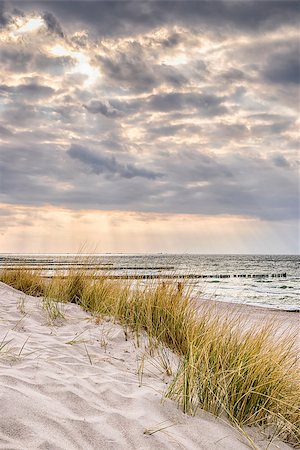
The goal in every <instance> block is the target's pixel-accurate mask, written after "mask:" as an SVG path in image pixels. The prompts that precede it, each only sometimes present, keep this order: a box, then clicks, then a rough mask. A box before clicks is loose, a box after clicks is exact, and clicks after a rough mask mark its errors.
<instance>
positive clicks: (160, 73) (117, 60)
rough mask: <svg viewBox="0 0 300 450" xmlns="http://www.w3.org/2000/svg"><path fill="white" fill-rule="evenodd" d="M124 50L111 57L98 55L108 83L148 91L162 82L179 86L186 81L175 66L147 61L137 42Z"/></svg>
mask: <svg viewBox="0 0 300 450" xmlns="http://www.w3.org/2000/svg"><path fill="white" fill-rule="evenodd" d="M126 51H127V53H122V52H118V53H116V54H114V55H113V56H111V57H106V56H99V57H98V61H99V64H100V67H101V71H102V73H103V74H104V75H105V76H106V77H107V79H108V81H109V83H112V82H113V83H116V84H117V86H120V87H123V88H130V89H131V90H132V91H134V92H145V91H146V92H148V91H152V89H153V88H155V87H158V86H160V85H161V84H164V83H165V84H167V85H170V86H180V85H182V84H184V83H185V82H186V78H185V77H184V76H183V75H182V74H181V73H180V72H179V71H178V70H177V69H176V68H173V67H171V66H167V65H165V64H160V65H157V64H155V63H153V62H152V63H151V62H148V61H147V55H145V54H143V50H142V48H141V47H140V45H139V44H132V45H131V46H130V48H129V49H126Z"/></svg>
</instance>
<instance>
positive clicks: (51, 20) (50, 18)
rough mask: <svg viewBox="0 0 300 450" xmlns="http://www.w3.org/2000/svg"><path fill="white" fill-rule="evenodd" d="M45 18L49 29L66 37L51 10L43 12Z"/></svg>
mask: <svg viewBox="0 0 300 450" xmlns="http://www.w3.org/2000/svg"><path fill="white" fill-rule="evenodd" d="M43 20H44V22H45V24H46V26H47V28H48V30H49V31H51V32H53V33H55V34H57V35H58V36H59V37H61V38H63V37H64V33H63V30H62V27H61V25H60V23H59V21H58V20H57V18H56V17H55V16H54V15H53V14H52V13H51V12H45V13H44V14H43Z"/></svg>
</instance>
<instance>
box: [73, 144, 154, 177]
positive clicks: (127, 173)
mask: <svg viewBox="0 0 300 450" xmlns="http://www.w3.org/2000/svg"><path fill="white" fill-rule="evenodd" d="M67 153H68V155H69V156H70V157H71V158H74V159H77V160H79V161H81V162H82V163H83V164H84V165H86V166H87V167H89V168H90V170H91V171H92V172H93V173H95V174H97V175H100V174H103V173H104V174H109V175H118V176H120V177H123V178H128V179H130V178H134V177H141V178H147V179H149V180H155V179H156V178H158V177H160V176H161V174H159V173H155V172H153V171H151V170H147V169H143V168H139V167H136V166H135V165H133V164H130V163H127V164H121V163H119V162H118V161H117V160H116V159H115V157H114V156H110V157H107V156H103V155H100V154H95V153H94V152H91V151H90V150H88V149H84V148H82V147H80V146H78V145H72V146H71V147H70V149H69V150H68V152H67Z"/></svg>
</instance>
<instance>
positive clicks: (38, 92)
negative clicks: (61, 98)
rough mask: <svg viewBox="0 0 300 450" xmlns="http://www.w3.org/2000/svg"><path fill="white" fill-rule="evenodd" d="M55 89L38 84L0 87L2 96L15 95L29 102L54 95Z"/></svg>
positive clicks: (3, 85)
mask: <svg viewBox="0 0 300 450" xmlns="http://www.w3.org/2000/svg"><path fill="white" fill-rule="evenodd" d="M54 92H55V91H54V89H52V88H51V87H49V86H42V85H39V84H36V83H29V84H19V85H18V86H7V85H5V84H2V85H0V96H1V94H2V95H6V94H14V95H17V96H18V97H23V98H28V99H29V100H33V99H34V100H38V99H40V98H47V97H50V96H51V95H53V93H54Z"/></svg>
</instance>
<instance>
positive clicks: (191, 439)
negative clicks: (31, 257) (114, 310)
mask: <svg viewBox="0 0 300 450" xmlns="http://www.w3.org/2000/svg"><path fill="white" fill-rule="evenodd" d="M23 303H24V304H23ZM24 308H25V314H24V311H23V309H24ZM64 314H65V319H59V320H58V321H56V323H55V324H53V323H52V324H51V323H49V318H48V317H47V314H46V313H45V311H44V310H43V308H42V306H41V300H40V299H37V298H33V297H29V296H25V295H24V294H22V293H20V292H18V291H16V290H14V289H13V288H10V287H8V286H6V285H4V284H3V283H0V347H1V342H2V343H3V342H7V341H10V342H9V343H8V344H7V345H6V346H5V347H4V349H2V351H0V405H1V415H0V449H6V450H8V449H22V450H23V449H24V450H25V449H26V450H29V449H51V450H54V449H68V450H69V449H84V450H89V449H105V450H106V449H114V450H117V449H139V450H140V449H145V450H146V449H189V450H192V449H197V450H198V449H207V450H214V449H219V450H220V449H228V450H235V449H237V450H239V449H241V450H242V449H249V448H250V447H249V445H248V443H247V441H245V439H244V438H243V437H242V436H241V435H240V434H239V433H238V432H237V431H236V430H234V429H233V428H232V427H231V426H230V425H228V424H226V423H224V422H222V421H221V420H218V419H215V418H213V417H211V416H210V415H209V414H206V413H201V414H200V415H199V416H198V417H194V418H192V417H187V416H185V415H184V414H182V413H181V412H180V411H179V410H178V409H177V406H176V404H175V403H174V402H172V401H170V400H168V401H165V402H163V403H162V402H161V399H162V392H163V391H164V389H165V387H166V381H167V376H166V375H164V374H163V373H161V372H160V370H159V368H156V367H155V366H154V365H153V364H154V362H155V361H153V360H151V359H148V361H147V363H146V367H145V371H144V376H143V382H142V386H141V387H139V377H138V374H137V368H138V366H139V361H140V360H141V357H142V355H143V353H144V349H143V346H142V347H140V348H137V347H136V344H135V342H134V340H133V339H129V340H128V341H126V340H125V339H124V331H123V329H122V328H121V327H119V326H118V325H115V324H113V323H112V322H103V323H102V324H96V323H95V321H93V320H92V319H91V317H90V316H89V315H88V314H86V313H84V312H83V311H82V310H81V309H80V308H79V307H78V306H76V305H71V304H68V305H64ZM74 340H75V342H74ZM71 341H73V343H72V344H71V343H70V342H71ZM68 342H69V343H68ZM24 343H25V345H24ZM23 346H24V347H23ZM22 347H23V348H22ZM170 358H172V355H171V354H170ZM173 364H174V365H176V364H177V362H176V358H175V357H173ZM168 425H172V426H171V427H168V428H166V429H165V430H162V431H157V432H156V433H154V434H152V435H149V434H147V431H146V430H152V431H153V430H155V429H156V428H159V427H161V426H168ZM145 431H146V434H145ZM251 436H252V437H254V438H255V441H256V443H257V446H258V447H259V448H261V449H263V448H266V446H267V442H266V441H263V440H262V437H261V436H259V435H258V434H255V435H254V434H253V432H251ZM269 448H270V449H271V448H273V449H275V448H281V449H288V448H290V447H289V446H287V445H285V444H283V443H278V442H277V444H274V445H273V444H272V445H271V446H270V447H269Z"/></svg>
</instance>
